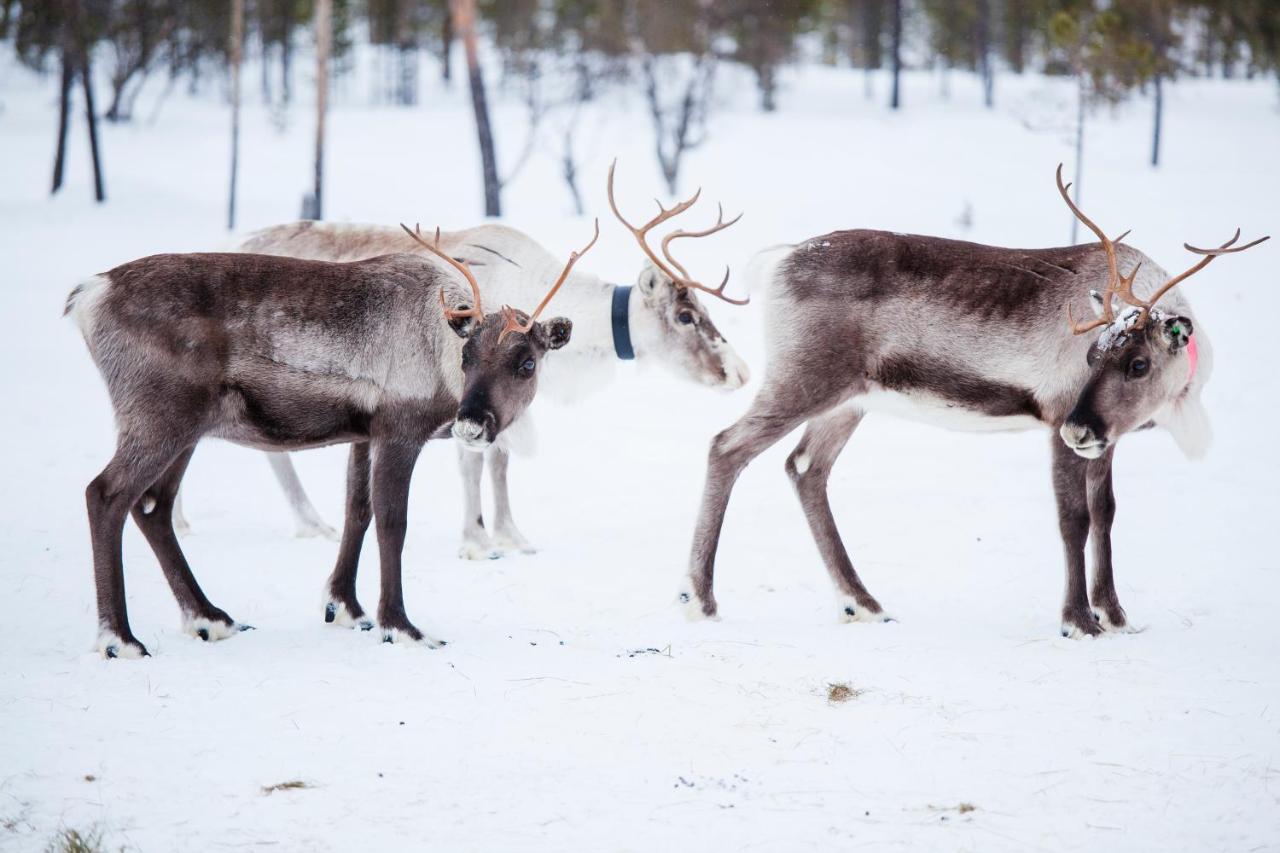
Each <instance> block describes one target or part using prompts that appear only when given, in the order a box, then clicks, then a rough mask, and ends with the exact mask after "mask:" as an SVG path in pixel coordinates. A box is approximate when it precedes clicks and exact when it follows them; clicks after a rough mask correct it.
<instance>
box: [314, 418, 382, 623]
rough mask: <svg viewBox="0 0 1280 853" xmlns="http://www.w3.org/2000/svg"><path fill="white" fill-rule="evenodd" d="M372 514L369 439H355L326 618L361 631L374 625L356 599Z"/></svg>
mask: <svg viewBox="0 0 1280 853" xmlns="http://www.w3.org/2000/svg"><path fill="white" fill-rule="evenodd" d="M372 518H373V506H372V504H371V503H370V498H369V443H368V442H367V441H358V442H352V444H351V455H350V456H349V457H348V458H347V508H346V514H345V517H344V520H343V523H342V544H341V545H339V546H338V562H337V563H336V564H335V565H334V567H333V574H331V575H329V582H328V584H327V585H326V596H325V605H324V621H326V622H335V623H337V624H338V625H342V626H343V627H347V628H351V627H355V626H357V625H358V626H359V627H360V630H361V631H369V630H372V629H373V620H372V619H370V618H369V617H368V616H366V615H365V612H364V608H362V607H361V606H360V602H359V601H357V600H356V569H357V568H359V566H360V548H361V546H362V545H363V544H364V534H365V531H367V530H368V529H369V521H370V519H372Z"/></svg>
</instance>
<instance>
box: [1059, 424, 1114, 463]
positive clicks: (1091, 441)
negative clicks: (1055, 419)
mask: <svg viewBox="0 0 1280 853" xmlns="http://www.w3.org/2000/svg"><path fill="white" fill-rule="evenodd" d="M1058 435H1060V436H1062V441H1063V443H1065V444H1066V445H1067V447H1070V448H1071V449H1072V450H1074V451H1075V452H1076V455H1077V456H1083V457H1084V458H1085V459H1097V458H1098V457H1099V456H1101V455H1102V454H1103V452H1104V451H1105V450H1106V449H1107V442H1106V439H1103V438H1099V437H1098V435H1097V434H1095V433H1094V431H1093V429H1092V428H1091V427H1087V426H1085V425H1084V424H1076V423H1072V422H1071V421H1067V422H1066V423H1065V424H1063V425H1062V428H1061V429H1060V430H1058Z"/></svg>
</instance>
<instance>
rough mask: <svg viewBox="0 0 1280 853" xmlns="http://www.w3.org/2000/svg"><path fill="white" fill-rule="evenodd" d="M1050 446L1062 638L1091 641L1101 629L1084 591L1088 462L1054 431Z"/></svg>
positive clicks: (1087, 526) (1087, 524)
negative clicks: (1061, 571)
mask: <svg viewBox="0 0 1280 853" xmlns="http://www.w3.org/2000/svg"><path fill="white" fill-rule="evenodd" d="M1050 441H1051V442H1052V445H1053V494H1054V497H1055V498H1056V499H1057V503H1058V529H1059V531H1061V533H1062V546H1063V550H1064V552H1065V555H1066V560H1067V593H1066V600H1065V601H1064V602H1063V604H1062V636H1064V637H1092V636H1096V635H1098V634H1101V633H1102V626H1100V625H1099V624H1098V620H1097V619H1095V618H1094V615H1093V611H1092V610H1091V609H1090V608H1089V596H1088V591H1087V590H1086V587H1085V574H1084V545H1085V541H1086V540H1087V539H1088V536H1089V501H1088V496H1087V488H1086V475H1087V471H1088V468H1089V460H1087V459H1082V458H1081V457H1079V456H1077V455H1076V454H1075V453H1073V452H1072V451H1071V449H1070V448H1068V447H1067V446H1066V444H1064V443H1063V442H1062V439H1061V438H1059V437H1058V433H1057V431H1056V430H1055V431H1054V432H1053V434H1052V437H1051V439H1050Z"/></svg>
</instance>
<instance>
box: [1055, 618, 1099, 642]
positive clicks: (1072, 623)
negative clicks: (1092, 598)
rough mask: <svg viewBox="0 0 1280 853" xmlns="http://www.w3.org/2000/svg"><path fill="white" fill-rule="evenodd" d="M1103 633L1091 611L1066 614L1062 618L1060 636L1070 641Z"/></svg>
mask: <svg viewBox="0 0 1280 853" xmlns="http://www.w3.org/2000/svg"><path fill="white" fill-rule="evenodd" d="M1102 633H1103V631H1102V625H1101V624H1099V622H1098V618H1097V616H1096V615H1095V614H1094V613H1093V612H1092V611H1086V612H1084V613H1068V614H1066V615H1064V616H1063V617H1062V636H1064V637H1067V638H1069V639H1072V640H1079V639H1081V638H1083V637H1097V636H1099V635H1101V634H1102Z"/></svg>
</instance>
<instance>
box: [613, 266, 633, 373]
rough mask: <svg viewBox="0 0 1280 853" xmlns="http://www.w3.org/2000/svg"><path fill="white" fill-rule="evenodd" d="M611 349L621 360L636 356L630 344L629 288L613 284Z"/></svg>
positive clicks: (628, 359)
mask: <svg viewBox="0 0 1280 853" xmlns="http://www.w3.org/2000/svg"><path fill="white" fill-rule="evenodd" d="M612 316H613V351H614V352H615V353H617V354H618V358H620V359H622V360H623V361H630V360H631V359H633V358H635V357H636V351H635V349H634V348H633V347H632V346H631V288H630V287H622V286H620V285H615V286H614V288H613V312H612Z"/></svg>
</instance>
